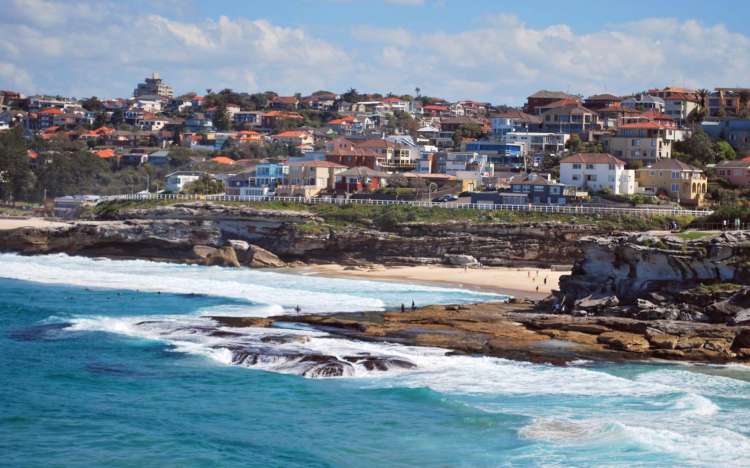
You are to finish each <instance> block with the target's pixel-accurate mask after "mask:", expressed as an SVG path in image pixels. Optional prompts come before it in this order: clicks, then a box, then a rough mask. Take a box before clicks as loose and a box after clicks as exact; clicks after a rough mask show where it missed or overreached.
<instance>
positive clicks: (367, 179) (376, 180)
mask: <svg viewBox="0 0 750 468" xmlns="http://www.w3.org/2000/svg"><path fill="white" fill-rule="evenodd" d="M387 178H388V174H386V173H384V172H380V171H376V170H374V169H371V168H369V167H352V168H349V169H347V170H345V171H342V172H339V173H338V174H336V183H335V185H334V188H335V190H336V192H339V193H355V192H362V191H372V190H377V189H379V188H382V187H385V185H386V179H387Z"/></svg>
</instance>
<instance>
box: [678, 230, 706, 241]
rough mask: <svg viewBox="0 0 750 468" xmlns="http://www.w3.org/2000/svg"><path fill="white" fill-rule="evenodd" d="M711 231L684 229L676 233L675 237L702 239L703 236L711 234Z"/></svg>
mask: <svg viewBox="0 0 750 468" xmlns="http://www.w3.org/2000/svg"><path fill="white" fill-rule="evenodd" d="M713 235H714V233H713V232H704V231H685V232H681V233H679V234H677V237H679V238H680V239H683V240H688V241H690V240H697V239H703V238H704V237H708V236H713Z"/></svg>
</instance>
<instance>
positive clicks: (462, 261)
mask: <svg viewBox="0 0 750 468" xmlns="http://www.w3.org/2000/svg"><path fill="white" fill-rule="evenodd" d="M443 261H444V262H445V263H447V264H448V265H453V266H462V267H471V268H473V267H478V266H479V260H477V259H476V258H474V257H472V256H471V255H462V254H445V255H444V256H443Z"/></svg>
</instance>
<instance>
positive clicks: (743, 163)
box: [716, 158, 750, 187]
mask: <svg viewBox="0 0 750 468" xmlns="http://www.w3.org/2000/svg"><path fill="white" fill-rule="evenodd" d="M716 175H717V176H719V177H721V178H723V179H725V180H726V181H727V182H729V183H730V184H732V185H735V186H737V187H749V186H750V158H743V159H739V160H736V161H722V162H720V163H719V164H717V165H716Z"/></svg>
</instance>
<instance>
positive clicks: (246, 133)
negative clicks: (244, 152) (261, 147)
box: [234, 130, 263, 143]
mask: <svg viewBox="0 0 750 468" xmlns="http://www.w3.org/2000/svg"><path fill="white" fill-rule="evenodd" d="M234 139H235V140H236V141H237V142H238V143H260V142H262V141H263V135H261V134H260V133H258V132H254V131H252V130H240V131H239V132H237V133H235V134H234Z"/></svg>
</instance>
